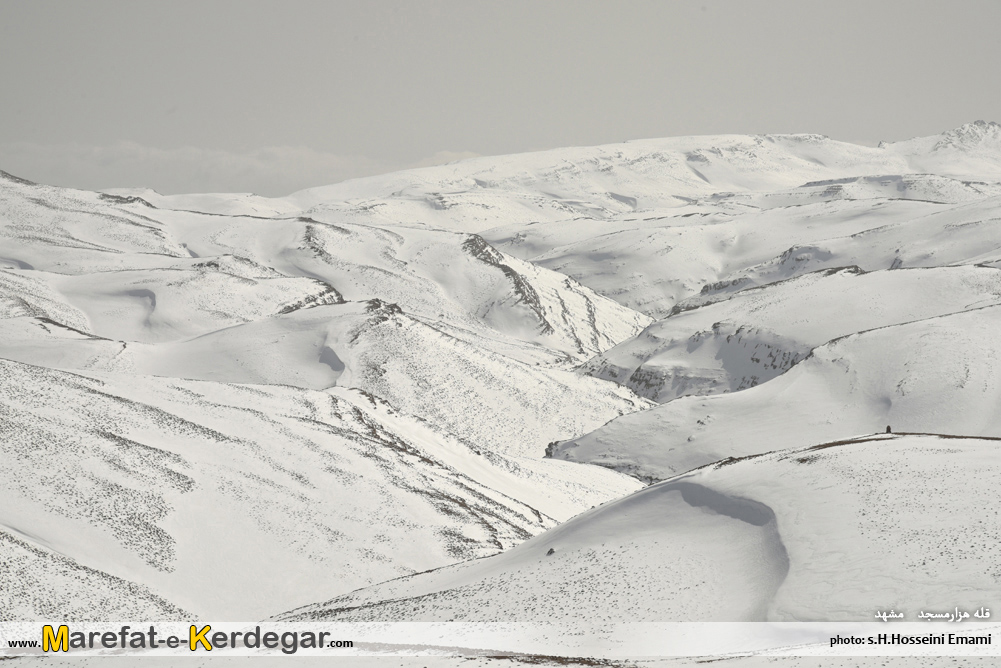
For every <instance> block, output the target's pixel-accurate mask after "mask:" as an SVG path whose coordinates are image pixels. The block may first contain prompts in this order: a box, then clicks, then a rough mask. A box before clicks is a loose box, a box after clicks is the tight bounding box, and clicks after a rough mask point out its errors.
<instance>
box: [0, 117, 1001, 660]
mask: <svg viewBox="0 0 1001 668" xmlns="http://www.w3.org/2000/svg"><path fill="white" fill-rule="evenodd" d="M998 332H1001V125H998V124H996V123H986V122H982V121H977V122H975V123H970V124H967V125H964V126H962V127H960V128H957V129H955V130H951V131H948V132H945V133H943V134H941V135H937V136H934V137H926V138H917V139H912V140H908V141H903V142H897V143H884V144H881V145H880V146H878V147H866V146H858V145H854V144H849V143H844V142H839V141H835V140H832V139H829V138H827V137H823V136H818V135H764V136H737V135H727V136H706V137H685V138H671V139H654V140H641V141H631V142H626V143H623V144H614V145H607V146H598V147H589V148H567V149H559V150H553V151H544V152H538V153H531V154H523V155H511V156H501V157H485V158H475V159H472V160H465V161H461V162H457V163H452V164H449V165H444V166H439V167H429V168H423V169H417V170H411V171H405V172H397V173H393V174H388V175H384V176H378V177H372V178H365V179H357V180H353V181H347V182H344V183H340V184H336V185H332V186H326V187H321V188H314V189H310V190H306V191H302V192H298V193H294V194H292V195H289V196H288V197H284V198H264V197H259V196H256V195H248V194H200V195H160V194H159V193H156V192H154V191H151V190H143V189H128V190H125V189H119V190H107V191H104V192H87V191H80V190H72V189H68V188H59V187H52V186H46V185H40V184H35V183H32V182H29V181H26V180H24V179H20V178H18V177H16V176H13V175H10V174H7V173H6V172H0V437H2V438H0V621H5V622H6V621H33V620H42V619H63V620H80V621H84V620H94V621H100V620H119V619H156V620H172V619H177V620H183V619H210V618H211V619H217V620H234V621H235V620H240V621H246V620H263V619H276V620H299V621H309V620H324V621H380V622H381V621H513V622H518V621H523V622H532V621H563V622H570V621H574V620H576V621H582V622H589V623H593V624H605V623H614V622H623V621H625V622H655V621H656V622H666V621H863V620H866V621H867V620H871V619H872V617H873V613H874V611H875V610H877V609H889V608H891V607H892V608H895V609H897V610H905V611H907V612H908V614H911V613H913V614H915V615H916V614H917V612H918V611H919V610H920V609H922V608H951V607H953V606H959V607H964V606H965V607H967V608H971V609H972V608H977V607H981V606H997V609H998V610H999V611H1001V557H999V554H1001V518H999V515H998V502H997V498H998V496H999V494H998V485H999V482H998V481H999V480H1001V440H999V438H1001V410H999V407H1001V380H999V379H1001V348H999V343H998V341H999V338H998ZM887 425H890V426H891V427H892V431H893V433H889V434H887V433H885V431H886V429H887ZM422 665H427V664H422ZM435 665H439V664H435ZM440 665H444V664H440ZM449 665H451V664H449ZM464 665H465V664H464ZM664 665H668V664H664ZM671 665H674V664H671ZM677 665H687V664H684V662H679V663H678V664H677ZM736 665H759V664H757V663H745V664H736ZM761 665H764V664H761ZM768 665H771V664H770V663H769V664H768ZM846 665H847V664H846ZM888 665H896V664H892V662H891V663H890V664H888ZM928 665H931V664H928Z"/></svg>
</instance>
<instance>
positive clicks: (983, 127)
mask: <svg viewBox="0 0 1001 668" xmlns="http://www.w3.org/2000/svg"><path fill="white" fill-rule="evenodd" d="M985 141H994V142H1001V124H998V123H995V122H993V121H973V122H972V123H964V124H963V125H961V126H959V127H958V128H956V129H955V130H949V131H948V132H943V133H942V138H941V139H940V140H939V141H938V143H936V144H935V146H934V147H933V148H932V150H933V151H938V150H941V149H944V148H950V147H952V148H972V147H974V146H979V145H981V144H983V143H984V142H985Z"/></svg>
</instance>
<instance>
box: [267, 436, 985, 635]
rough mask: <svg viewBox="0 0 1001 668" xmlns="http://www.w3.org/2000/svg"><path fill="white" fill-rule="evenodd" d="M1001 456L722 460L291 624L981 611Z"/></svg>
mask: <svg viewBox="0 0 1001 668" xmlns="http://www.w3.org/2000/svg"><path fill="white" fill-rule="evenodd" d="M807 442H809V441H807ZM999 447H1001V439H993V440H985V439H977V438H962V437H940V436H935V435H892V434H888V435H887V434H878V435H875V436H869V437H860V438H855V439H850V440H846V441H840V442H832V443H824V444H819V445H812V446H809V447H805V448H804V447H798V448H792V449H788V450H781V451H778V452H775V453H770V454H766V455H759V456H754V457H747V458H744V459H742V460H725V461H722V462H719V463H716V464H712V465H709V466H707V467H703V468H701V469H698V470H694V471H691V472H689V473H686V474H683V475H681V476H677V477H674V478H671V479H670V480H666V481H664V482H661V483H658V484H656V485H652V486H650V487H647V488H646V489H643V490H641V491H639V492H635V493H633V494H632V495H630V496H627V497H625V498H624V499H620V500H618V501H613V502H610V503H607V504H605V505H603V506H601V507H599V508H595V509H593V510H590V511H588V512H586V513H584V514H583V515H580V516H578V517H576V518H574V519H573V520H571V521H569V522H566V523H564V524H562V525H561V526H559V527H557V528H555V529H551V530H549V531H547V532H546V533H544V534H542V535H540V536H537V537H535V538H533V539H531V540H528V541H526V542H524V543H522V544H521V545H519V546H518V547H516V548H514V549H511V550H508V551H507V552H505V553H503V554H500V555H497V556H494V557H489V558H486V559H480V560H477V561H474V562H469V563H466V564H460V565H457V566H451V567H447V568H444V569H440V570H436V571H432V572H430V573H424V574H420V575H416V576H411V577H409V578H403V579H400V580H394V581H391V582H387V583H384V584H382V585H378V586H375V587H369V588H366V589H363V590H361V591H358V592H353V593H352V594H349V595H346V596H341V597H338V598H335V599H333V600H331V601H327V602H325V603H322V604H316V605H313V606H309V607H306V608H303V609H299V610H294V611H291V612H289V613H286V614H285V615H282V616H281V619H287V620H303V621H305V620H331V621H334V620H336V621H388V620H394V619H401V618H402V619H413V620H424V621H540V622H541V621H547V620H548V621H553V622H561V621H562V622H568V621H576V622H577V623H578V624H579V625H580V628H581V629H586V628H588V627H589V626H590V625H593V626H595V627H602V626H603V625H607V624H612V623H616V622H643V621H764V620H770V621H821V620H824V621H870V620H871V619H872V616H873V611H874V610H877V609H884V608H885V609H890V608H893V609H895V610H902V611H907V612H908V613H910V614H911V615H912V616H913V617H915V618H916V616H917V613H918V610H920V609H922V608H924V609H928V608H933V607H934V606H939V607H940V608H950V609H951V607H952V606H957V605H958V606H959V607H960V608H961V609H962V608H964V607H965V608H966V609H977V607H979V606H981V605H983V604H984V602H985V601H992V600H997V596H998V595H999V594H1001V569H999V566H998V563H997V561H996V560H995V559H993V558H991V557H990V556H989V555H992V554H993V553H994V552H996V550H997V549H998V547H999V544H1001V519H999V518H998V516H997V514H996V513H994V512H990V513H984V512H983V508H984V507H987V506H990V505H991V504H992V503H993V499H994V498H995V496H996V493H995V483H996V479H997V476H998V474H999V473H1001V458H999V457H998V455H997V452H998V448H999ZM917 481H920V484H916V482H917ZM929 500H931V501H932V502H931V503H929ZM957 518H967V520H966V521H957Z"/></svg>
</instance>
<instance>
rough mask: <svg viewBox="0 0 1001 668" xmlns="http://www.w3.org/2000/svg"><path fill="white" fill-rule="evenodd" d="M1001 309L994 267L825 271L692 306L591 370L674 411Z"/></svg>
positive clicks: (1000, 279)
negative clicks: (842, 344) (863, 341)
mask: <svg viewBox="0 0 1001 668" xmlns="http://www.w3.org/2000/svg"><path fill="white" fill-rule="evenodd" d="M999 303H1001V272H999V271H997V270H996V269H993V268H988V267H982V266H972V265H963V266H956V267H939V268H929V269H900V270H897V271H876V272H871V273H866V272H863V271H862V270H861V269H859V268H858V267H848V268H844V269H829V270H820V271H817V272H813V273H810V274H804V275H803V276H799V277H797V278H793V279H788V280H785V281H779V282H777V283H771V284H768V285H765V286H760V287H754V288H748V289H744V290H741V291H739V292H736V293H733V294H726V293H723V294H717V295H715V296H714V299H711V300H705V301H704V302H701V304H700V302H698V301H694V302H693V303H692V304H691V305H690V306H687V305H685V303H684V302H683V303H682V305H681V307H679V308H678V309H677V311H676V312H675V313H674V314H673V315H672V316H671V317H669V318H666V319H664V320H659V321H657V322H655V323H653V324H651V325H649V326H648V327H647V328H646V329H644V330H643V332H642V333H640V334H638V335H637V336H635V337H633V338H631V339H629V340H627V341H624V342H622V343H621V344H619V345H618V346H616V347H614V348H612V349H611V350H608V351H606V352H604V353H602V354H600V355H598V356H597V357H595V358H594V359H592V360H590V361H588V362H587V364H585V365H584V366H583V368H584V369H586V370H587V371H588V372H589V373H590V374H592V375H594V376H597V377H599V378H604V379H607V380H612V381H615V382H619V383H622V384H623V385H626V386H628V387H629V388H630V389H632V390H633V391H634V392H636V393H637V394H640V395H641V396H645V397H648V398H650V399H653V400H654V401H658V402H660V403H664V402H667V401H671V400H672V399H676V398H678V397H682V396H686V395H695V394H698V395H701V394H717V393H720V392H732V391H736V390H742V389H746V388H748V387H754V386H755V385H759V384H761V383H764V382H766V381H768V380H771V379H772V378H775V377H777V376H780V375H781V374H783V373H785V372H786V371H787V370H789V368H791V367H792V366H793V365H794V364H796V363H798V362H800V361H802V360H803V359H805V358H806V357H807V356H808V355H809V354H810V351H811V350H813V349H814V348H815V347H816V346H820V345H822V344H824V343H827V342H828V341H831V340H833V339H837V338H840V337H842V336H847V335H849V334H854V333H855V332H861V331H866V330H871V329H878V328H881V327H889V326H891V325H898V324H904V323H908V322H915V321H918V320H925V319H928V318H933V317H936V316H942V315H948V314H951V313H959V312H963V311H969V310H972V309H978V308H982V307H984V306H990V305H995V304H999Z"/></svg>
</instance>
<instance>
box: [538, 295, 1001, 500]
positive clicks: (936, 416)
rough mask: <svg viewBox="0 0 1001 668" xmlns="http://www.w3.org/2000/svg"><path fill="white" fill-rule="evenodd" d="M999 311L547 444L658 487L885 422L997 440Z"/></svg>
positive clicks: (864, 337) (931, 322) (918, 327)
mask: <svg viewBox="0 0 1001 668" xmlns="http://www.w3.org/2000/svg"><path fill="white" fill-rule="evenodd" d="M998 327H1001V306H985V307H982V308H978V309H973V310H970V311H967V312H964V313H958V314H953V315H944V316H941V317H932V318H928V319H926V320H919V321H917V322H912V323H907V324H902V325H895V326H890V327H883V328H879V329H874V330H870V331H867V332H860V333H857V334H852V335H849V336H845V337H843V338H840V339H836V340H834V341H831V342H830V343H827V344H824V345H822V346H819V347H817V348H815V349H814V350H813V351H812V353H811V354H810V355H809V356H808V357H807V358H806V359H804V360H803V361H802V362H800V363H799V364H797V365H796V366H794V367H793V368H792V369H791V370H789V371H788V372H786V373H785V374H783V375H781V376H779V377H778V378H775V379H773V380H770V381H768V382H767V383H764V384H763V385H759V386H757V387H752V388H750V389H748V390H744V391H742V392H734V393H731V394H720V395H715V396H707V397H697V396H690V397H683V398H680V399H676V400H674V401H671V402H669V403H666V404H663V405H661V406H658V407H657V408H654V409H652V410H649V411H644V412H642V413H638V414H636V415H627V416H623V417H621V418H617V419H615V420H613V421H612V422H610V423H608V424H607V425H605V426H604V427H602V428H600V429H598V430H596V431H594V432H591V433H590V434H587V435H586V436H583V437H581V438H578V439H574V440H571V441H567V442H564V443H561V444H559V445H558V446H555V447H553V448H551V449H550V452H551V453H552V454H553V456H554V457H558V458H561V459H567V460H571V461H580V462H590V463H593V464H600V465H601V466H607V467H610V468H614V469H616V470H619V471H623V472H628V473H630V474H632V475H636V476H639V477H641V478H644V479H653V480H663V479H666V478H669V477H671V476H673V475H676V474H679V473H682V472H684V471H686V470H689V469H691V468H694V467H697V466H702V465H704V464H708V463H710V462H714V461H717V460H720V459H725V458H730V457H738V458H739V457H745V456H748V455H755V454H760V453H762V452H766V451H770V450H775V449H779V448H787V447H791V446H794V445H796V444H799V443H802V442H803V441H807V442H821V441H826V440H834V439H838V438H841V437H843V436H844V435H845V434H862V433H871V432H873V431H876V430H882V429H883V428H884V427H885V426H886V425H888V424H889V425H891V426H892V427H893V428H894V429H896V430H900V431H908V432H934V433H961V432H965V433H969V434H974V435H978V436H1001V416H999V415H998V413H997V411H996V410H995V409H996V406H997V405H998V401H999V400H1001V381H999V378H1001V358H999V355H998V350H997V347H996V345H995V344H994V340H995V334H994V333H995V332H997V331H998Z"/></svg>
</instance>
